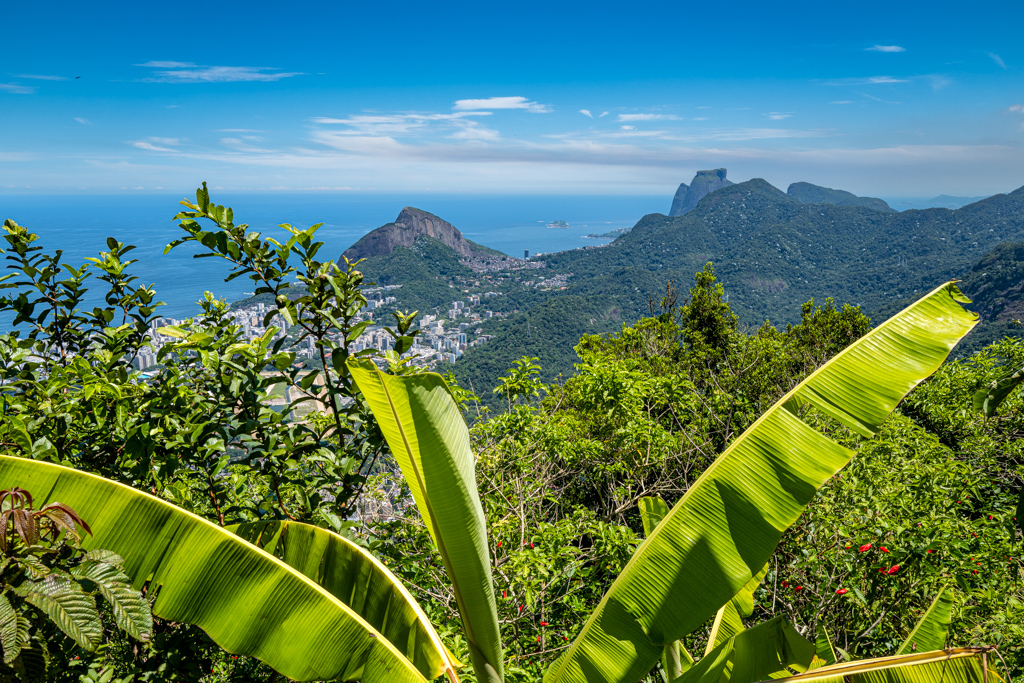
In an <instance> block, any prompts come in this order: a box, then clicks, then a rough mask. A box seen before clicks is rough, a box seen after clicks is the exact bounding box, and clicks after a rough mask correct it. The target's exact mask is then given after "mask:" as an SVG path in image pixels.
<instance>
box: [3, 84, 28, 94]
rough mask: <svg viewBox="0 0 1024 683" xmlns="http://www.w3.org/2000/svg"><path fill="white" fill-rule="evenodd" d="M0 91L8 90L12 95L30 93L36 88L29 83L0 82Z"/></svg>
mask: <svg viewBox="0 0 1024 683" xmlns="http://www.w3.org/2000/svg"><path fill="white" fill-rule="evenodd" d="M0 91H3V92H9V93H11V94H12V95H31V94H33V93H34V92H35V91H36V89H35V88H34V87H33V86H31V85H20V84H18V83H0Z"/></svg>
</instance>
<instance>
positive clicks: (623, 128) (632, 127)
mask: <svg viewBox="0 0 1024 683" xmlns="http://www.w3.org/2000/svg"><path fill="white" fill-rule="evenodd" d="M620 127H621V128H622V130H633V129H634V128H636V126H620Z"/></svg>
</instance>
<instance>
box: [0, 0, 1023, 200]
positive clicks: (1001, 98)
mask: <svg viewBox="0 0 1024 683" xmlns="http://www.w3.org/2000/svg"><path fill="white" fill-rule="evenodd" d="M0 24H2V25H3V26H5V31H4V49H3V55H4V56H3V58H2V60H0V192H4V193H27V192H94V193H107V192H121V191H128V192H151V191H156V192H159V191H168V192H175V193H184V192H187V191H189V190H190V189H191V188H194V187H195V186H196V184H197V183H198V182H200V181H202V180H206V181H208V182H209V183H210V185H211V186H214V187H223V188H225V189H228V190H252V191H273V190H314V189H316V190H333V191H342V192H445V193H448V192H457V193H496V192H498V193H560V194H591V193H594V194H664V193H669V194H670V193H671V192H672V191H674V188H675V186H676V185H677V184H678V183H679V182H682V181H687V182H688V181H689V179H690V178H691V177H692V176H693V173H694V171H696V170H697V169H701V168H713V167H719V166H725V167H727V168H728V169H729V177H730V178H731V179H734V180H744V179H747V178H751V177H763V178H766V179H767V180H768V181H769V182H772V183H773V184H775V185H776V186H779V187H781V188H783V189H785V187H786V186H787V185H788V184H789V183H790V182H794V181H801V180H805V181H810V182H815V183H818V184H823V185H828V186H831V187H841V188H844V189H848V190H851V191H853V192H857V193H859V194H871V195H876V196H884V197H896V196H917V197H926V196H933V195H937V194H940V193H947V194H956V195H980V194H991V193H994V192H1006V191H1010V190H1013V189H1015V188H1016V187H1018V186H1021V185H1024V40H1022V39H1021V29H1022V28H1024V3H1020V2H1019V0H1018V1H1017V2H998V1H997V2H989V3H985V4H978V5H974V6H968V5H965V4H964V3H955V4H954V3H952V2H928V3H925V2H894V1H892V0H890V1H889V2H844V3H821V2H815V3H803V2H789V3H771V4H768V3H763V2H757V3H752V2H751V3H748V2H731V3H693V2H678V1H677V2H633V3H615V4H611V3H605V4H601V3H593V2H591V3H557V2H517V3H506V4H497V3H460V2H446V3H436V2H435V3H428V2H416V3H406V2H390V3H366V2H360V3H347V2H334V3H301V2H294V3H291V4H282V3H267V2H259V1H254V2H246V3H211V4H210V5H209V6H206V5H204V4H202V3H200V4H176V5H175V4H166V3H161V4H157V3H139V2H133V3H119V2H108V3H100V4H96V3H91V4H87V3H81V2H76V3H61V2H56V3H47V4H45V5H44V4H43V3H5V4H4V7H3V9H0Z"/></svg>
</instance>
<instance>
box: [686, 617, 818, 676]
mask: <svg viewBox="0 0 1024 683" xmlns="http://www.w3.org/2000/svg"><path fill="white" fill-rule="evenodd" d="M813 658H814V645H812V644H811V643H810V642H808V641H807V640H805V639H804V638H803V637H802V636H801V635H800V634H799V633H797V632H796V631H795V630H794V629H793V627H792V626H790V625H789V624H788V623H786V622H785V621H784V620H783V619H782V617H775V618H774V619H770V620H768V621H765V622H762V623H760V624H758V625H757V626H754V627H753V628H750V629H747V630H745V631H742V632H741V633H739V634H738V635H736V636H733V637H731V638H729V639H727V640H725V641H723V642H722V643H721V644H720V645H718V646H717V647H715V648H714V649H713V650H711V652H709V653H708V654H707V655H705V656H704V657H703V658H702V659H701V660H700V661H699V662H697V663H696V664H694V665H693V668H691V669H690V670H689V671H687V672H686V673H684V674H683V675H682V676H680V677H679V678H677V679H675V681H673V683H754V681H760V680H762V679H765V678H768V677H769V676H771V675H772V674H775V673H779V672H782V671H785V670H786V668H787V667H788V668H792V669H796V670H797V671H804V670H806V669H807V667H808V666H810V664H811V660H812V659H813Z"/></svg>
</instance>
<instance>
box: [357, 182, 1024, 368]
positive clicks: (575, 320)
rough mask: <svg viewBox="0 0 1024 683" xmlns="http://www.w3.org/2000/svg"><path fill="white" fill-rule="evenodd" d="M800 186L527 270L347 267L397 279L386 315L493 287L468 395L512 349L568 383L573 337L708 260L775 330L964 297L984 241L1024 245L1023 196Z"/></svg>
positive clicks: (436, 262) (626, 312)
mask: <svg viewBox="0 0 1024 683" xmlns="http://www.w3.org/2000/svg"><path fill="white" fill-rule="evenodd" d="M723 176H724V173H723ZM723 180H724V177H723ZM808 185H809V184H808ZM809 187H810V188H812V189H813V188H816V186H810V185H809ZM806 189H807V188H802V189H800V190H799V191H795V192H791V194H792V195H793V196H791V195H790V194H786V193H783V192H782V191H780V190H778V189H777V188H775V187H773V186H771V185H770V184H768V183H767V182H765V181H764V180H761V179H754V180H750V181H746V182H743V183H738V184H733V185H727V186H725V187H722V188H720V189H718V190H716V191H714V192H711V193H710V194H708V195H706V196H704V197H703V198H702V199H701V200H700V201H699V202H698V203H697V205H696V207H695V208H694V209H693V210H691V211H689V212H687V213H686V214H685V215H682V216H665V215H662V214H650V215H648V216H645V217H644V218H642V219H641V220H640V221H639V222H638V223H637V224H636V226H635V227H634V228H633V229H632V230H631V231H630V232H629V233H627V234H625V235H623V236H621V237H619V238H618V239H616V240H615V241H614V242H612V243H611V244H610V245H608V246H605V247H601V248H589V249H576V250H572V251H566V252H560V253H555V254H548V255H545V256H543V257H540V261H541V263H542V264H543V266H544V267H543V268H541V269H540V270H533V269H529V270H523V268H524V267H525V266H527V265H532V266H536V265H538V264H537V263H533V264H529V263H527V262H523V261H521V260H520V259H513V258H512V257H504V259H505V260H504V261H500V257H494V256H491V257H484V259H485V260H484V261H481V260H480V257H479V256H478V257H476V259H475V260H474V259H471V258H467V257H465V256H464V255H462V254H460V253H459V252H457V251H456V250H455V249H454V248H451V247H450V246H449V245H446V244H445V243H443V242H442V241H441V240H439V239H435V238H431V237H428V236H426V235H421V236H419V237H417V238H416V239H414V240H413V242H412V243H411V244H410V245H409V246H401V245H396V246H394V247H393V248H392V250H391V251H390V252H389V253H388V254H382V255H377V256H372V257H371V258H370V259H368V260H367V261H366V262H364V264H363V265H362V266H361V268H362V269H363V270H364V272H365V273H366V276H367V279H368V280H373V281H376V282H378V283H380V284H402V285H403V287H402V289H401V290H398V291H397V293H396V294H397V297H398V302H397V307H399V308H409V309H417V310H421V311H426V310H432V309H434V308H435V307H442V306H446V305H447V303H446V302H450V301H452V300H455V299H459V298H462V297H464V296H466V295H467V294H469V293H474V292H476V293H479V292H482V291H485V290H488V289H494V290H495V291H498V292H499V293H500V295H501V296H499V297H496V298H494V299H489V300H488V304H487V308H489V309H493V310H495V311H501V312H502V313H503V314H504V317H502V318H500V319H498V318H495V319H493V320H489V321H487V322H485V323H484V324H483V326H482V327H481V332H482V333H485V334H488V335H491V340H490V341H489V342H488V343H487V344H485V345H482V346H478V347H474V348H471V349H469V350H468V351H467V352H466V354H465V356H464V357H463V358H462V359H460V360H459V362H458V363H457V364H456V366H455V372H456V375H457V376H458V377H459V378H460V380H462V381H464V382H466V383H472V384H473V385H474V386H476V387H478V388H479V387H481V386H484V387H486V386H492V385H493V383H494V381H495V379H496V377H497V376H498V375H497V373H498V372H500V371H501V370H502V369H504V368H507V367H509V366H510V365H511V364H512V363H514V362H515V361H516V360H517V359H518V358H520V357H522V356H524V355H529V356H536V357H538V358H540V359H541V365H542V366H543V368H544V374H545V378H546V379H551V378H554V377H556V376H557V375H559V374H561V375H563V376H568V375H570V374H571V373H572V372H573V364H574V363H575V362H576V355H575V353H574V352H573V351H572V347H573V346H574V345H575V343H576V341H577V340H578V339H579V337H580V335H581V334H583V333H591V334H593V333H602V332H610V331H615V330H618V329H619V328H620V327H621V325H622V324H623V323H626V324H630V323H632V322H633V321H635V320H637V319H639V318H640V317H642V316H644V315H647V314H649V301H650V300H652V299H655V300H656V299H658V298H660V297H661V295H662V294H663V292H664V290H665V287H666V285H667V283H668V282H669V281H674V282H676V283H680V282H688V281H690V279H691V278H692V277H693V274H694V273H695V272H696V271H698V270H700V269H701V268H702V267H703V266H704V264H705V263H707V262H709V261H710V262H713V263H714V267H715V273H716V275H717V277H718V278H719V281H720V282H722V283H723V284H724V286H725V291H726V296H727V299H728V301H729V303H730V305H731V307H732V309H733V311H734V312H735V313H736V314H737V316H738V317H739V320H740V322H741V324H746V325H749V326H755V325H760V324H761V323H763V322H764V321H765V320H770V321H771V322H772V324H774V325H776V326H784V325H786V324H790V323H796V322H798V321H799V319H800V315H801V307H802V305H803V304H804V303H805V302H806V301H808V300H810V299H812V298H814V299H816V300H818V301H822V300H824V299H825V298H827V297H832V298H834V299H835V300H836V301H837V302H839V303H844V304H845V303H850V304H855V305H860V306H861V308H862V310H863V311H864V312H865V313H867V314H868V315H870V316H872V317H878V316H879V315H881V314H882V313H883V312H884V313H891V312H893V311H894V310H896V309H897V307H898V305H899V304H900V303H902V302H903V301H904V300H906V299H909V298H911V297H914V296H915V295H919V294H921V293H923V292H924V291H927V290H928V289H931V288H932V287H935V286H937V285H938V284H940V283H941V282H944V281H946V280H948V279H950V278H955V277H959V278H966V279H965V285H964V286H965V290H966V291H968V293H973V289H974V288H977V287H978V286H980V283H981V280H982V279H983V277H984V276H982V275H981V274H980V273H983V272H989V271H992V272H999V269H993V268H990V269H988V270H986V269H984V268H983V269H982V270H976V271H972V270H971V269H972V267H974V266H975V264H978V263H979V261H980V260H982V257H983V256H985V255H986V254H987V253H988V252H989V250H991V249H993V248H994V247H996V245H998V244H1000V243H1002V242H1006V241H1014V240H1016V241H1020V240H1024V188H1021V189H1018V190H1016V191H1014V192H1012V193H1010V194H1006V195H995V196H993V197H989V198H987V199H984V200H982V201H980V202H977V203H974V204H971V205H968V206H965V207H963V208H961V209H957V210H949V209H926V210H909V211H904V212H900V213H897V212H893V211H881V210H877V209H876V208H871V207H870V206H844V205H836V204H833V203H805V202H804V201H800V200H798V199H797V198H795V197H796V196H799V197H801V198H803V199H807V198H809V197H814V196H816V195H814V193H813V192H811V191H810V190H809V191H808V192H810V194H808V193H805V192H804V190H806ZM818 189H821V190H828V188H818ZM791 190H792V188H791ZM842 194H843V195H846V194H849V193H842ZM850 196H851V197H854V199H859V198H856V197H855V196H853V195H850ZM827 198H828V197H827ZM830 198H831V199H833V200H835V199H836V197H834V196H830ZM839 199H842V197H839ZM403 213H404V212H403ZM433 219H436V221H441V219H439V218H437V217H433ZM441 222H443V221H441ZM393 225H394V224H392V226H393ZM445 225H449V224H447V223H445ZM392 226H385V227H384V228H381V229H380V230H385V228H387V229H388V230H392V229H393V227H392ZM453 229H454V228H453ZM371 234H372V233H371ZM364 239H365V238H364ZM475 253H477V254H479V252H475ZM1013 253H1016V252H1013ZM991 258H993V259H996V260H997V261H999V265H1002V266H1003V267H1004V268H1008V269H1009V270H1008V271H1007V272H1011V271H1012V272H1013V273H1018V272H1019V270H1013V269H1014V268H1015V267H1017V268H1019V263H1018V261H1013V260H1012V259H1011V252H1010V251H1005V250H1004V251H999V253H998V254H995V255H992V256H991ZM1007 259H1011V260H1010V261H1007ZM1013 264H1018V265H1017V266H1014V265H1013ZM482 265H485V266H486V270H487V271H488V273H487V274H486V276H485V275H482V274H481V272H482V271H481V268H482ZM539 273H543V274H544V276H546V277H548V278H551V277H553V276H559V275H561V276H562V277H563V278H567V281H566V284H565V286H564V287H556V288H547V289H539V288H538V287H537V286H536V284H533V285H530V284H528V283H529V282H530V279H531V278H535V277H536V275H537V274H539ZM492 275H493V277H492ZM989 277H990V278H991V277H992V273H991V272H990V273H989ZM1000 277H1003V276H1000ZM1013 277H1016V276H1009V277H1003V279H1002V280H1000V282H1001V283H1002V282H1003V281H1004V280H1006V283H1009V282H1011V281H1012V279H1013ZM1017 282H1019V278H1018V280H1017ZM495 283H500V286H498V284H495ZM1006 283H1004V284H1006ZM1004 284H992V286H991V287H989V289H986V290H985V292H989V291H991V292H993V294H992V295H991V296H992V297H994V298H993V299H992V302H991V304H984V303H983V302H982V300H981V299H979V306H983V305H987V306H990V307H991V309H992V310H993V311H994V310H995V309H996V308H999V307H1000V306H1003V307H1002V308H999V310H1000V311H1003V310H1004V308H1005V309H1006V311H1011V310H1016V309H1012V307H1011V308H1007V307H1006V306H1004V305H1003V304H1000V303H998V300H999V298H1000V297H999V296H996V294H995V293H996V292H1004V291H1009V289H1010V287H1009V285H1008V284H1006V286H1004ZM979 291H981V290H979ZM983 296H984V297H988V296H989V294H984V295H983ZM1002 298H1003V299H1006V297H1005V295H1003V296H1002ZM444 310H446V309H441V312H442V313H443V311H444ZM997 315H1003V313H998V314H997ZM1009 315H1010V313H1009V312H1007V313H1006V315H1003V318H1006V317H1007V316H1009ZM1011 317H1013V316H1011ZM1016 317H1019V316H1016ZM1003 318H1000V320H1003ZM999 325H1001V327H1000V329H1002V328H1006V327H1007V325H1008V323H1006V322H1003V323H999ZM997 334H999V332H998V331H996V330H995V328H994V327H993V328H991V335H997ZM991 335H990V334H989V333H988V332H986V333H985V334H981V333H980V332H979V333H976V334H975V335H972V337H978V338H979V339H980V338H981V337H982V336H984V337H985V340H988V339H990V338H991ZM971 343H973V342H971ZM979 343H980V341H979Z"/></svg>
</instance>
